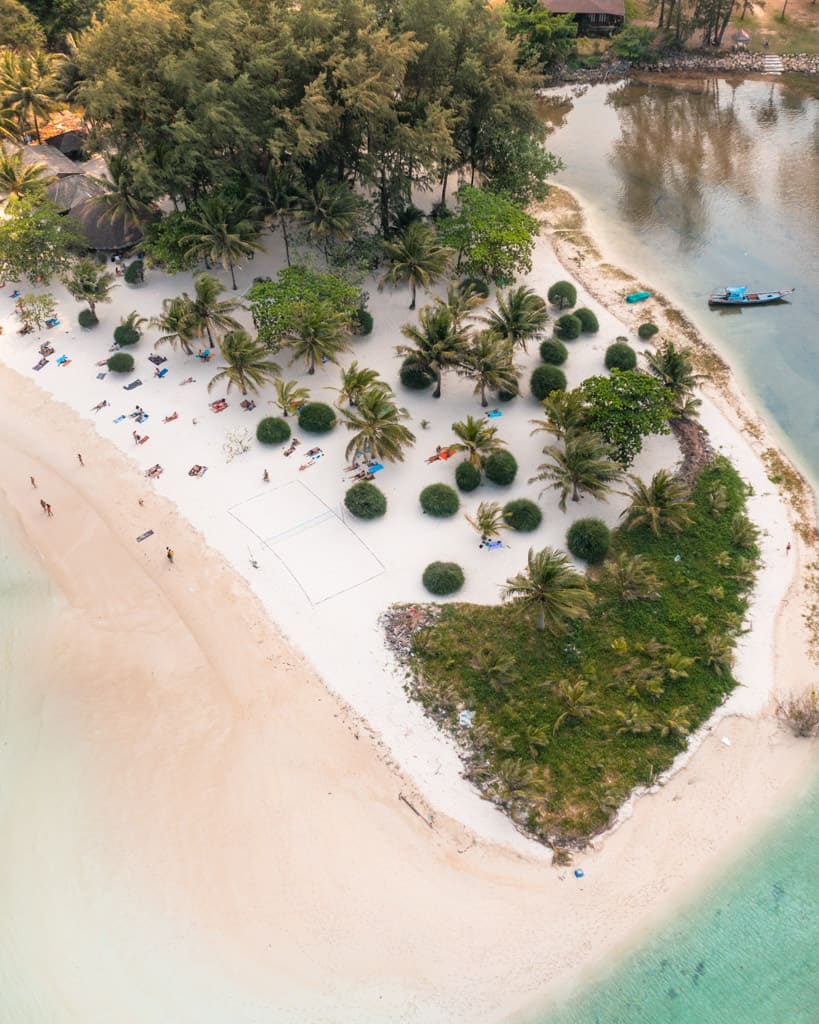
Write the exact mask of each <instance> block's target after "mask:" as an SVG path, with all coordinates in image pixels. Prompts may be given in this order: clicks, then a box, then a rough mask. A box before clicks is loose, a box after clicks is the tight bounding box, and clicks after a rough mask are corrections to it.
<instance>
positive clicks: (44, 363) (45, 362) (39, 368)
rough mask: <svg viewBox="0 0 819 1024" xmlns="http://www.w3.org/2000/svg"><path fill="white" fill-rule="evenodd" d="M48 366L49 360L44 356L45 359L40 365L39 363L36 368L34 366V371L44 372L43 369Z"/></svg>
mask: <svg viewBox="0 0 819 1024" xmlns="http://www.w3.org/2000/svg"><path fill="white" fill-rule="evenodd" d="M47 365H48V360H47V359H46V358H45V356H44V357H43V358H42V359H41V360H40V362H39V363H37V365H36V366H32V370H42V368H43V367H44V366H47Z"/></svg>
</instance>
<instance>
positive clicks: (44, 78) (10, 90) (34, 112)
mask: <svg viewBox="0 0 819 1024" xmlns="http://www.w3.org/2000/svg"><path fill="white" fill-rule="evenodd" d="M64 59H65V58H64V57H63V55H62V54H56V53H44V52H43V51H42V50H34V51H31V52H24V51H15V50H12V49H7V50H4V51H3V52H2V55H0V106H2V107H3V108H5V109H7V110H10V111H11V112H12V113H13V115H14V116H15V118H16V119H17V123H18V125H19V127H20V134H22V133H23V132H25V130H26V128H27V127H28V126H29V125H33V127H34V135H35V136H36V138H37V142H38V143H39V142H42V141H43V140H42V138H41V137H40V123H41V122H42V121H44V120H46V119H47V118H48V116H49V114H51V113H52V111H53V110H54V109H55V108H56V107H57V105H58V104H57V100H56V97H57V94H58V92H59V80H58V71H59V66H60V64H61V63H62V61H63V60H64Z"/></svg>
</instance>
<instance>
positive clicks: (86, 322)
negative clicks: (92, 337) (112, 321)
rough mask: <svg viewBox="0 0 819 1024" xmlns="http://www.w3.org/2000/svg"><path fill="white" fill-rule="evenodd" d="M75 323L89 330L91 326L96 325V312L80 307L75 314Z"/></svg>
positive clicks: (97, 319)
mask: <svg viewBox="0 0 819 1024" xmlns="http://www.w3.org/2000/svg"><path fill="white" fill-rule="evenodd" d="M77 323H79V325H80V327H84V328H85V329H86V330H90V329H91V328H92V327H96V326H97V324H98V323H99V318H98V317H97V314H96V313H95V312H94V311H93V310H91V309H81V310H80V312H79V313H78V315H77Z"/></svg>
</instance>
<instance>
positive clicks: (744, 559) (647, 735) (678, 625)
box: [411, 458, 758, 843]
mask: <svg viewBox="0 0 819 1024" xmlns="http://www.w3.org/2000/svg"><path fill="white" fill-rule="evenodd" d="M745 498H746V488H745V485H744V484H743V482H742V480H741V479H740V477H739V476H738V474H737V473H736V471H735V470H734V468H733V467H732V466H731V465H730V463H728V462H727V461H726V460H724V459H722V458H717V459H715V461H714V462H713V464H712V465H710V466H709V467H708V468H706V469H705V470H704V471H703V473H702V474H701V475H700V477H699V479H698V481H697V484H696V487H695V489H694V493H693V495H692V500H693V502H694V507H693V509H692V512H691V514H692V523H691V525H690V526H688V527H686V528H685V529H684V531H683V532H682V533H680V534H673V533H670V534H668V535H665V536H661V537H655V536H654V535H653V534H652V533H651V532H650V531H649V530H647V529H644V528H640V529H636V530H633V531H626V530H618V531H615V533H614V535H613V538H612V549H611V552H610V555H609V558H608V559H607V561H606V563H605V564H604V565H603V566H601V567H600V568H598V569H597V570H596V571H595V574H594V578H592V579H590V586H591V589H592V590H593V592H594V595H595V603H594V606H593V608H592V610H591V614H590V616H589V618H588V619H585V620H578V621H575V622H573V623H571V624H570V625H569V626H568V628H567V629H566V631H565V632H564V633H562V634H560V635H553V634H550V633H548V632H541V631H539V630H538V629H537V621H536V615H535V613H533V612H532V611H529V610H527V609H525V608H524V607H522V606H521V605H518V604H506V605H498V606H482V605H481V606H478V605H468V604H450V605H447V606H446V607H443V608H441V609H440V610H439V611H436V614H435V615H434V616H432V617H431V619H430V622H429V623H428V624H427V625H426V626H425V627H424V628H422V629H421V630H420V631H418V632H417V633H416V634H415V635H414V638H413V645H412V651H413V653H412V655H411V665H412V668H413V670H414V682H413V683H412V687H411V689H412V692H413V695H414V696H415V697H417V699H419V700H420V701H421V702H422V703H423V704H424V706H425V708H426V709H427V711H428V712H429V713H430V714H431V715H433V716H434V717H435V718H436V719H437V720H438V721H439V722H440V723H441V724H442V725H444V726H445V727H447V728H449V729H451V730H452V731H455V732H457V733H458V735H459V737H460V739H461V740H462V742H463V744H464V746H465V749H466V751H467V754H466V761H467V772H468V775H469V777H470V778H471V779H472V780H473V782H474V783H475V784H476V785H477V786H478V788H479V789H480V790H481V791H482V793H483V794H484V795H485V796H486V797H487V798H489V799H491V800H493V801H494V802H495V803H497V804H499V805H500V806H502V807H504V808H505V809H506V811H507V812H508V813H509V814H510V815H511V816H512V817H513V819H514V820H515V822H516V823H517V824H518V826H519V827H521V828H522V829H524V830H525V831H527V832H529V833H530V834H532V835H535V836H536V837H538V838H540V839H542V840H546V841H549V842H557V843H566V842H577V841H582V840H584V839H585V838H586V837H588V836H590V835H592V834H594V833H596V832H599V831H600V830H602V829H605V828H606V827H607V826H608V825H609V824H610V822H611V821H612V818H613V816H614V813H615V811H616V809H617V808H618V807H619V806H620V804H621V803H622V802H623V800H624V799H625V798H626V797H627V795H628V794H629V792H630V791H631V790H632V789H633V788H634V787H635V786H638V785H644V784H648V783H651V782H652V780H653V779H654V778H655V777H656V776H657V774H658V773H660V772H661V771H663V769H665V768H667V767H668V766H669V765H670V764H671V761H672V760H673V758H674V756H675V755H676V754H677V753H678V752H679V751H680V750H681V749H682V748H683V747H684V746H685V742H686V736H687V735H688V734H689V733H691V732H693V731H694V730H695V729H696V728H697V727H698V726H699V725H700V724H701V723H702V722H703V721H704V720H705V719H706V718H708V716H709V715H710V714H711V712H712V711H713V710H714V709H715V708H716V707H717V706H718V705H719V704H720V703H721V701H722V700H723V698H724V696H725V695H726V694H727V693H728V692H729V691H730V690H731V689H733V687H734V686H735V685H736V683H735V680H734V679H733V677H732V675H731V662H732V649H733V646H734V644H735V641H736V638H737V636H738V635H739V633H740V630H741V628H742V619H743V616H744V614H745V611H746V607H747V593H748V590H749V588H750V586H751V584H752V581H753V577H754V575H755V572H756V567H757V561H758V549H757V547H756V544H755V541H754V536H755V532H754V530H753V528H750V527H749V524H748V523H747V520H746V519H745V513H744V510H745ZM635 559H636V561H635ZM462 711H474V718H473V719H472V725H471V727H467V726H465V725H461V724H459V715H460V712H462ZM466 717H467V718H469V717H470V716H466Z"/></svg>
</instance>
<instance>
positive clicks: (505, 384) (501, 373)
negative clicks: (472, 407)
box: [459, 331, 518, 409]
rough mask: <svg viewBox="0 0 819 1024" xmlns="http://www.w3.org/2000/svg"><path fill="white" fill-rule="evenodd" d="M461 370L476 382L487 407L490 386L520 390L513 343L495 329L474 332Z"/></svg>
mask: <svg viewBox="0 0 819 1024" xmlns="http://www.w3.org/2000/svg"><path fill="white" fill-rule="evenodd" d="M459 372H460V373H461V374H463V376H465V377H469V378H470V379H471V380H473V381H474V382H475V389H474V393H475V394H476V395H480V399H481V406H482V407H483V408H484V409H485V408H486V407H487V405H489V399H488V398H487V397H486V390H487V388H488V389H489V390H490V391H507V392H511V393H513V394H514V393H515V392H517V390H518V371H517V368H516V366H515V360H514V356H513V354H512V346H511V345H510V344H509V342H507V341H504V340H503V339H502V338H498V337H497V336H496V335H495V334H493V333H492V331H480V332H479V333H478V334H476V335H475V336H474V338H473V339H472V343H471V344H470V346H469V348H468V349H467V351H466V356H465V358H464V361H463V364H462V368H461V370H460V371H459Z"/></svg>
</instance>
